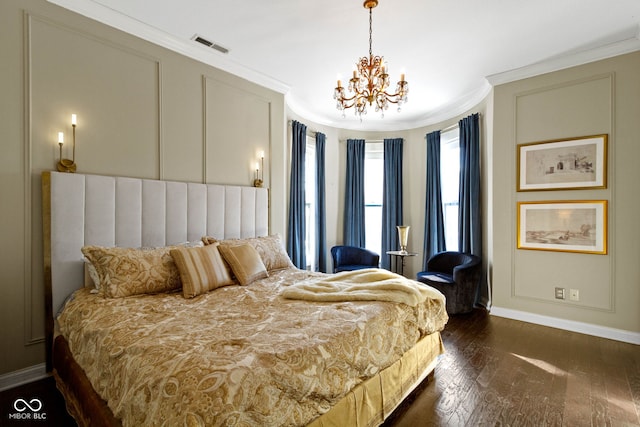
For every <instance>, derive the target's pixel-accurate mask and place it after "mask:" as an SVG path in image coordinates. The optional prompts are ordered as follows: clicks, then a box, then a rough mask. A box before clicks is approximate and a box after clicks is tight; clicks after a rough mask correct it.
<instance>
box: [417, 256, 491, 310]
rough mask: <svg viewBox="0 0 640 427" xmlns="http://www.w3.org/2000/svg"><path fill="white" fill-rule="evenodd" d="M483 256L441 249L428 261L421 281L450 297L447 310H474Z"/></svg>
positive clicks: (421, 275)
mask: <svg viewBox="0 0 640 427" xmlns="http://www.w3.org/2000/svg"><path fill="white" fill-rule="evenodd" d="M481 274H482V263H481V260H480V257H478V256H475V255H471V254H465V253H462V252H453V251H450V252H440V253H437V254H435V255H433V256H432V257H431V258H429V260H428V261H427V270H426V271H421V272H420V273H418V275H417V280H418V281H419V282H422V283H425V284H427V285H429V286H432V287H434V288H436V289H437V290H439V291H440V292H442V293H443V294H444V296H445V297H446V298H447V313H449V314H459V313H468V312H470V311H472V310H473V305H474V302H475V298H476V292H477V290H478V286H479V284H480V276H481Z"/></svg>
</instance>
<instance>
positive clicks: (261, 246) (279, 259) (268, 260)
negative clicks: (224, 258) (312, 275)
mask: <svg viewBox="0 0 640 427" xmlns="http://www.w3.org/2000/svg"><path fill="white" fill-rule="evenodd" d="M202 241H203V242H204V244H205V245H209V244H211V243H213V242H219V243H220V245H221V246H237V245H244V244H249V245H251V246H253V247H254V248H255V249H256V250H257V251H258V254H259V255H260V259H262V263H263V264H264V266H265V267H266V268H267V271H271V270H278V269H281V268H291V267H294V265H293V263H292V262H291V259H290V258H289V255H288V254H287V251H286V250H285V249H284V245H283V244H282V239H281V238H280V235H278V234H273V235H271V236H264V237H252V238H248V239H227V240H216V239H215V238H214V237H209V236H205V237H203V238H202Z"/></svg>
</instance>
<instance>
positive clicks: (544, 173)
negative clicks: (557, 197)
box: [518, 134, 608, 191]
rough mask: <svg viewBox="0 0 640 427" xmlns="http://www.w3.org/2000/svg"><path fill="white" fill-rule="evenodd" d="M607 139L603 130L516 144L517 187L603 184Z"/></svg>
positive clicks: (541, 187) (587, 186)
mask: <svg viewBox="0 0 640 427" xmlns="http://www.w3.org/2000/svg"><path fill="white" fill-rule="evenodd" d="M607 139H608V136H607V135H606V134H605V135H593V136H583V137H579V138H570V139H559V140H553V141H544V142H534V143H530V144H520V145H518V191H537V190H575V189H584V188H592V189H594V188H606V187H607Z"/></svg>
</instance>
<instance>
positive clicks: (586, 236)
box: [518, 200, 607, 255]
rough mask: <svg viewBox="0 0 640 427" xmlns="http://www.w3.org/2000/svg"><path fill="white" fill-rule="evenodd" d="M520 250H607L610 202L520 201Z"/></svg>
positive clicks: (597, 252)
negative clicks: (608, 205)
mask: <svg viewBox="0 0 640 427" xmlns="http://www.w3.org/2000/svg"><path fill="white" fill-rule="evenodd" d="M518 249H535V250H544V251H562V252H581V253H589V254H600V255H605V254H606V253H607V201H606V200H590V201H585V200H578V201H563V202H555V201H554V202H518Z"/></svg>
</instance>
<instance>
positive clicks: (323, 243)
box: [316, 132, 327, 273]
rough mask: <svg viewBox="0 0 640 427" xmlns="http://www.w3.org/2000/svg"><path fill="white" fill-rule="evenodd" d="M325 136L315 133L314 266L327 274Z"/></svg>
mask: <svg viewBox="0 0 640 427" xmlns="http://www.w3.org/2000/svg"><path fill="white" fill-rule="evenodd" d="M325 140H326V136H325V134H323V133H320V132H317V133H316V265H317V266H318V271H321V272H323V273H326V272H327V221H326V219H327V208H326V196H325V178H324V163H325V156H324V144H325Z"/></svg>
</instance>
